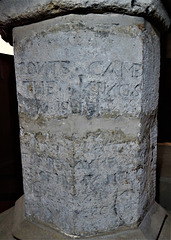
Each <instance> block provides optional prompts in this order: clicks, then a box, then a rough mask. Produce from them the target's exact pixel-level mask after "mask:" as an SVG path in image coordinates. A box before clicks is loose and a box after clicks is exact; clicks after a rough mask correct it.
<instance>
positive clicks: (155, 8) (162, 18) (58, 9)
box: [0, 0, 170, 43]
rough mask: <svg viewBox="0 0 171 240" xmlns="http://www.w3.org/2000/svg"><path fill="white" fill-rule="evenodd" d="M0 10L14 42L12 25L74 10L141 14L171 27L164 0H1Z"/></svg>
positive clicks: (0, 25)
mask: <svg viewBox="0 0 171 240" xmlns="http://www.w3.org/2000/svg"><path fill="white" fill-rule="evenodd" d="M0 9H1V11H0V13H1V14H0V34H1V35H2V37H3V38H4V40H6V41H9V42H11V43H12V38H11V30H12V28H13V27H16V26H22V25H25V24H30V23H34V22H38V21H42V20H45V19H49V18H53V17H56V16H61V15H66V14H71V13H75V14H80V13H81V14H87V13H112V12H113V13H121V14H128V15H135V16H142V17H144V18H146V19H147V20H148V21H149V22H151V23H152V24H153V25H154V26H155V27H156V28H158V30H159V31H164V30H167V29H168V28H169V26H170V18H169V16H168V14H167V12H166V10H165V8H164V6H163V4H162V1H161V0H157V1H156V0H88V1H87V0H69V1H68V0H54V1H51V0H37V1H34V0H30V1H25V0H24V1H20V0H16V1H13V0H8V1H6V0H1V1H0Z"/></svg>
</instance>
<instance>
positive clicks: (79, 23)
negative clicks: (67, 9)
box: [13, 14, 160, 235]
mask: <svg viewBox="0 0 171 240" xmlns="http://www.w3.org/2000/svg"><path fill="white" fill-rule="evenodd" d="M13 34H14V47H15V67H16V77H17V91H18V101H19V115H20V125H21V152H22V165H23V176H24V189H25V209H26V218H28V219H30V220H31V221H43V222H45V223H47V224H49V225H51V226H52V227H54V228H59V229H61V230H62V231H64V232H66V233H68V234H73V235H82V234H83V235H89V234H95V233H99V232H109V231H112V230H114V229H118V228H129V227H133V226H134V227H135V226H137V224H138V223H139V222H140V221H141V219H142V218H143V216H144V214H145V213H146V211H147V210H148V207H149V206H150V205H151V204H152V203H153V202H154V198H155V164H156V136H157V129H156V128H157V127H156V112H157V101H158V78H159V68H160V66H159V62H160V54H159V51H160V50H159V49H160V47H159V46H160V43H159V36H158V35H157V33H156V32H155V31H154V29H153V28H152V26H151V25H150V24H149V23H148V22H147V21H145V20H144V19H143V18H138V17H129V16H124V15H116V14H108V15H98V14H96V15H93V14H88V15H84V16H83V15H68V16H63V17H58V18H55V19H53V20H47V21H44V22H41V23H37V24H32V25H28V26H24V27H18V28H15V29H14V32H13ZM130 202H131V204H130Z"/></svg>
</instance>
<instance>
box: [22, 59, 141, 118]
mask: <svg viewBox="0 0 171 240" xmlns="http://www.w3.org/2000/svg"><path fill="white" fill-rule="evenodd" d="M17 67H18V71H19V73H20V75H22V76H23V78H24V80H23V81H22V85H23V87H22V89H24V91H25V93H24V95H25V96H26V97H29V98H33V99H40V100H45V101H46V102H47V104H48V101H49V99H51V98H53V106H51V107H50V109H56V112H57V114H59V115H60V116H67V115H68V114H70V113H73V114H81V115H84V114H85V115H87V116H88V117H91V116H93V115H101V114H102V113H103V112H110V110H111V109H112V104H114V101H115V100H116V99H120V100H119V101H131V100H135V101H136V100H137V98H138V97H139V95H140V90H141V84H140V82H141V81H140V80H141V75H142V65H141V64H139V63H129V62H121V61H118V60H115V61H113V62H105V61H94V62H91V63H90V64H87V65H85V66H84V67H82V66H77V65H75V63H74V62H70V61H48V62H44V63H40V62H27V63H25V62H21V63H18V65H17ZM54 111H55V110H54Z"/></svg>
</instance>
